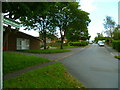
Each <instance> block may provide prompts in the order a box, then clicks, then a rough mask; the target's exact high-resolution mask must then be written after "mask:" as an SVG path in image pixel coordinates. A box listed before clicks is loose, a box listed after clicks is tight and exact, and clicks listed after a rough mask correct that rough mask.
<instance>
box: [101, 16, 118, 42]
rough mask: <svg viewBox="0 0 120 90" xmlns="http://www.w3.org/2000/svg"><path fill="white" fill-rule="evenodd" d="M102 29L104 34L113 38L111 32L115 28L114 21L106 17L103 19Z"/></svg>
mask: <svg viewBox="0 0 120 90" xmlns="http://www.w3.org/2000/svg"><path fill="white" fill-rule="evenodd" d="M103 25H104V28H105V29H106V31H105V33H106V34H107V35H108V36H109V37H110V38H111V40H112V38H113V31H114V28H115V25H116V24H115V21H114V20H113V19H112V17H110V16H106V18H105V19H104V24H103Z"/></svg>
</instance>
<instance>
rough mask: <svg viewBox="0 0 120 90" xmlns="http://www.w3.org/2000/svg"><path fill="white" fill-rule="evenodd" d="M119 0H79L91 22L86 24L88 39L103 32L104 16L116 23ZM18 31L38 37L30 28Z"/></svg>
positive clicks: (92, 38)
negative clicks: (89, 36)
mask: <svg viewBox="0 0 120 90" xmlns="http://www.w3.org/2000/svg"><path fill="white" fill-rule="evenodd" d="M119 1H120V0H79V4H80V9H82V10H83V11H86V12H88V13H89V14H90V15H89V18H90V19H91V23H90V24H89V26H88V32H89V34H90V35H91V38H90V40H94V38H95V36H96V35H97V33H101V32H102V33H103V34H104V31H105V29H104V26H103V23H104V21H103V20H104V19H105V17H106V16H111V17H112V18H113V20H114V21H115V22H116V23H118V2H119ZM20 31H22V32H25V33H27V34H30V35H32V36H35V37H38V36H39V34H38V32H36V31H34V30H31V31H27V30H26V31H25V30H23V28H21V29H20Z"/></svg>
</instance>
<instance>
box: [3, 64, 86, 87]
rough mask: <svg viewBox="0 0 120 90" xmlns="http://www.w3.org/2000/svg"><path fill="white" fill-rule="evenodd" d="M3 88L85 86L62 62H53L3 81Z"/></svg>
mask: <svg viewBox="0 0 120 90" xmlns="http://www.w3.org/2000/svg"><path fill="white" fill-rule="evenodd" d="M4 88H85V86H83V85H82V84H81V83H80V82H78V81H77V80H76V79H75V78H73V77H72V76H71V75H70V74H69V73H68V72H67V70H66V69H65V67H64V65H63V64H62V63H55V64H52V65H49V66H46V67H43V68H40V69H36V70H34V71H30V72H27V73H24V74H22V75H21V76H18V77H15V78H13V79H10V80H5V81H4Z"/></svg>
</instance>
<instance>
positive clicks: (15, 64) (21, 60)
mask: <svg viewBox="0 0 120 90" xmlns="http://www.w3.org/2000/svg"><path fill="white" fill-rule="evenodd" d="M49 61H50V60H48V59H45V58H41V57H37V56H30V55H24V54H17V53H13V52H4V53H3V65H4V66H3V67H4V68H3V69H4V74H7V73H11V72H14V71H16V70H20V69H23V68H26V67H29V66H33V65H36V64H43V63H46V62H49Z"/></svg>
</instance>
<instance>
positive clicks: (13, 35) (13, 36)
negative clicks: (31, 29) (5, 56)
mask: <svg viewBox="0 0 120 90" xmlns="http://www.w3.org/2000/svg"><path fill="white" fill-rule="evenodd" d="M4 33H5V32H4ZM17 38H24V39H29V44H30V45H29V48H30V49H40V40H39V39H37V38H36V37H32V36H30V35H27V34H25V33H22V32H13V31H12V32H10V33H9V34H8V47H7V50H16V48H17V47H16V46H17V42H16V41H17Z"/></svg>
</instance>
